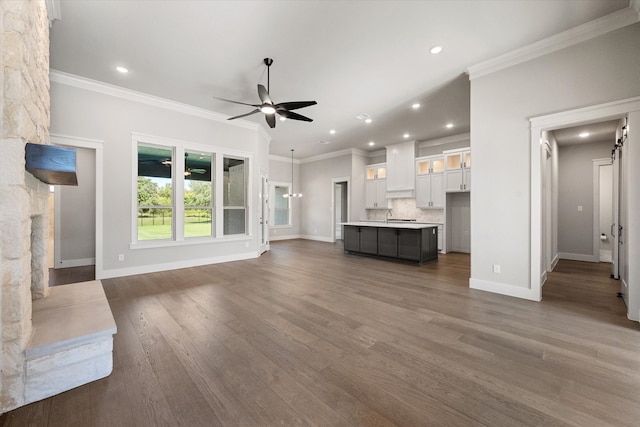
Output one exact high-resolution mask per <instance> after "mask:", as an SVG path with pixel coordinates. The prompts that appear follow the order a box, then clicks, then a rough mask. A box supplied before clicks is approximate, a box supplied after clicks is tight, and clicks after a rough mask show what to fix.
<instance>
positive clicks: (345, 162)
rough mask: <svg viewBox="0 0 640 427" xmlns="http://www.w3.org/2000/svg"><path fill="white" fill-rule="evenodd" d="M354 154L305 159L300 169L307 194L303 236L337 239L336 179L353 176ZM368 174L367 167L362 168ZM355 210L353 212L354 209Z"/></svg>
mask: <svg viewBox="0 0 640 427" xmlns="http://www.w3.org/2000/svg"><path fill="white" fill-rule="evenodd" d="M352 157H353V156H352V154H344V155H341V156H338V157H331V158H325V159H322V160H317V161H310V162H306V161H305V162H303V163H302V167H301V168H300V181H301V184H302V192H303V194H304V197H303V199H304V205H303V207H302V228H301V235H302V237H305V238H308V239H313V240H321V241H328V242H329V241H333V240H332V236H333V229H332V218H333V212H332V210H331V206H332V198H333V184H332V181H331V180H332V179H333V178H339V177H346V176H351V173H352ZM362 174H363V176H364V167H363V168H362ZM355 185H356V183H352V186H354V187H353V188H356V190H353V191H352V192H351V194H352V195H353V194H354V193H355V192H357V191H358V190H357V187H355ZM362 191H363V192H364V181H363V183H362ZM352 212H353V211H352Z"/></svg>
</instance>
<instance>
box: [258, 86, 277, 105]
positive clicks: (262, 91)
mask: <svg viewBox="0 0 640 427" xmlns="http://www.w3.org/2000/svg"><path fill="white" fill-rule="evenodd" d="M258 96H259V97H260V101H262V103H263V104H264V103H265V102H266V103H268V104H273V101H271V98H270V97H269V92H267V88H266V87H264V86H263V85H258Z"/></svg>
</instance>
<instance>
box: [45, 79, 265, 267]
mask: <svg viewBox="0 0 640 427" xmlns="http://www.w3.org/2000/svg"><path fill="white" fill-rule="evenodd" d="M111 94H113V96H112V95H111ZM176 106H177V107H176ZM183 111H184V112H183ZM51 133H52V134H54V133H55V134H58V135H65V136H73V137H80V138H89V139H92V140H99V141H102V142H103V143H104V177H103V178H104V192H103V194H102V198H103V201H104V209H103V212H102V216H103V220H104V227H103V230H102V236H103V237H102V241H98V245H101V246H102V249H103V251H102V253H103V271H102V272H100V271H96V276H97V277H98V278H101V277H113V276H122V275H128V274H137V273H144V272H149V271H159V270H164V269H171V268H180V267H186V266H192V265H200V264H208V263H212V262H220V261H225V260H232V259H242V258H249V257H255V256H257V252H258V244H259V239H260V228H259V219H258V213H259V208H260V201H259V191H260V184H259V183H260V171H266V172H268V170H269V163H268V150H269V140H268V138H267V137H266V133H264V132H261V131H259V130H258V128H257V127H256V126H251V125H249V124H247V123H246V122H242V121H240V122H239V123H228V122H225V121H224V120H223V119H217V118H216V117H215V116H214V114H209V113H208V112H206V111H205V110H199V109H195V108H193V107H188V106H180V105H179V104H176V103H172V102H170V101H165V100H159V99H158V98H153V97H146V96H144V95H143V94H137V93H133V94H132V93H130V92H129V91H126V90H122V89H120V88H114V87H112V86H107V85H102V84H100V83H98V82H93V81H86V80H84V79H79V78H75V77H74V76H71V77H69V76H66V77H65V76H64V75H63V77H59V76H56V75H55V73H54V76H53V77H52V81H51ZM132 133H140V134H146V135H152V136H155V137H162V138H171V139H175V140H180V141H185V142H189V143H196V144H203V145H209V146H216V147H226V148H227V149H230V150H234V151H242V152H244V153H248V154H249V155H250V156H252V158H251V160H250V162H251V164H250V178H251V182H250V184H249V187H250V188H249V197H250V199H249V205H250V206H249V209H250V217H249V218H250V219H249V223H250V225H249V228H250V230H251V231H252V234H251V235H250V236H246V237H241V238H237V237H234V238H222V239H219V240H218V241H215V242H206V243H200V244H184V245H181V246H179V247H176V246H171V247H156V248H146V249H142V248H137V249H136V248H132V247H131V246H130V243H131V234H132V231H131V227H132V225H131V224H132V212H133V210H132V209H133V207H132V198H133V191H134V189H133V188H132V182H133V176H132V174H133V171H132V164H133V158H132V156H133V155H134V154H133V153H134V149H133V147H132V135H131V134H132ZM99 234H100V233H99ZM119 254H123V255H124V258H125V259H124V261H118V255H119Z"/></svg>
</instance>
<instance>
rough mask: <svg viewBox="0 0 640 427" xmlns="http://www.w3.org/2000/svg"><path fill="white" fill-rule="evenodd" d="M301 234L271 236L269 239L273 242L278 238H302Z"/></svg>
mask: <svg viewBox="0 0 640 427" xmlns="http://www.w3.org/2000/svg"><path fill="white" fill-rule="evenodd" d="M300 238H301V237H300V235H299V234H289V235H287V236H269V241H271V242H273V241H276V240H291V239H300Z"/></svg>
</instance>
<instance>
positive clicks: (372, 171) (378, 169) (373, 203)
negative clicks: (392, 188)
mask: <svg viewBox="0 0 640 427" xmlns="http://www.w3.org/2000/svg"><path fill="white" fill-rule="evenodd" d="M386 178H387V166H386V164H384V163H379V164H375V165H369V166H367V167H366V168H365V183H364V185H365V188H364V203H365V208H366V209H387V208H388V205H389V202H388V201H387V194H386V193H387V179H386Z"/></svg>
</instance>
